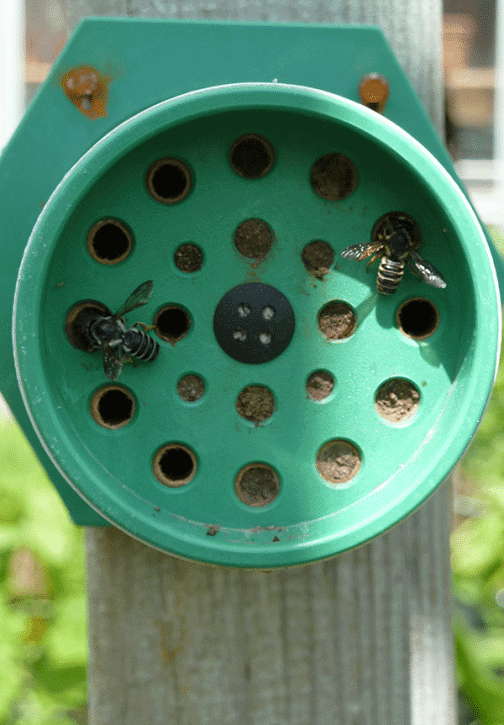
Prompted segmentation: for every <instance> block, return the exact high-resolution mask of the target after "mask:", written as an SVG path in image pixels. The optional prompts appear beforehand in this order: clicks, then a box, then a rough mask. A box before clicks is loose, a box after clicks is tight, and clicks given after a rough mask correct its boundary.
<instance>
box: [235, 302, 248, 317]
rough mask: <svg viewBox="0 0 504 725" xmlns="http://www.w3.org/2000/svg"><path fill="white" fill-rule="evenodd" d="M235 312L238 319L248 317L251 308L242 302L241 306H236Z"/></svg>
mask: <svg viewBox="0 0 504 725" xmlns="http://www.w3.org/2000/svg"><path fill="white" fill-rule="evenodd" d="M237 312H238V314H239V316H240V317H248V316H249V315H250V313H251V312H252V308H251V307H250V305H247V303H246V302H242V304H241V305H238V307H237Z"/></svg>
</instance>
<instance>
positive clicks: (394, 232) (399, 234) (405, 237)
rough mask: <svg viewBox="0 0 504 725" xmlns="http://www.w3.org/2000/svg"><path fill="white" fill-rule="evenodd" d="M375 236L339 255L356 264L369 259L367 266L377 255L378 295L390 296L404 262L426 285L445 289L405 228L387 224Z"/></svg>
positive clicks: (439, 277)
mask: <svg viewBox="0 0 504 725" xmlns="http://www.w3.org/2000/svg"><path fill="white" fill-rule="evenodd" d="M378 236H379V238H378V239H377V240H376V241H372V242H364V243H363V244H352V245H351V246H350V247H346V248H345V249H344V250H343V251H342V252H341V256H342V257H345V258H346V259H356V260H357V261H358V262H360V261H362V260H363V259H367V257H371V256H372V259H370V260H369V262H368V267H369V266H370V265H371V264H373V263H374V262H375V261H376V259H377V258H378V257H379V256H380V255H381V261H380V266H379V267H378V275H377V278H376V290H377V291H378V292H379V293H380V294H382V295H393V294H394V292H395V291H396V289H397V288H398V286H399V282H400V281H401V279H402V276H403V274H404V265H405V263H407V264H409V266H410V267H411V270H412V271H413V272H416V273H418V274H419V275H420V277H421V278H422V279H423V281H424V282H427V284H430V285H432V286H433V287H440V288H441V289H444V288H445V287H446V282H445V280H444V279H443V275H442V274H441V272H439V270H437V269H436V268H435V267H434V265H433V264H431V263H430V262H428V261H427V260H426V259H424V258H423V257H421V256H420V255H419V254H418V252H417V251H416V250H417V249H418V247H419V246H420V241H419V240H418V239H416V240H415V239H414V237H413V236H412V235H411V234H410V232H409V231H408V230H407V229H406V227H405V226H401V225H400V224H398V223H397V222H396V223H395V224H390V223H388V224H386V230H385V232H384V233H382V234H381V235H378Z"/></svg>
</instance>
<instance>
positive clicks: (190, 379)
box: [177, 375, 205, 403]
mask: <svg viewBox="0 0 504 725" xmlns="http://www.w3.org/2000/svg"><path fill="white" fill-rule="evenodd" d="M204 392H205V383H204V382H203V380H202V379H201V378H200V377H199V376H198V375H184V377H183V378H180V380H179V381H178V383H177V393H178V394H179V396H180V397H181V398H182V400H185V401H186V402H188V403H194V402H196V400H199V399H200V398H201V397H202V395H203V393H204Z"/></svg>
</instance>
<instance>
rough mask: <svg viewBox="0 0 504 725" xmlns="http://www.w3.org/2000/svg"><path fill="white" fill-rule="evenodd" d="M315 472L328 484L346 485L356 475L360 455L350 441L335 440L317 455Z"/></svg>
mask: <svg viewBox="0 0 504 725" xmlns="http://www.w3.org/2000/svg"><path fill="white" fill-rule="evenodd" d="M316 466H317V470H318V472H319V473H320V475H321V476H322V478H324V479H325V480H326V481H329V483H346V482H347V481H350V480H351V479H352V478H354V476H355V475H356V474H357V473H358V471H359V468H360V466H361V455H360V453H359V451H358V450H357V448H356V447H355V446H354V444H353V443H350V441H346V440H343V439H342V438H335V439H334V440H332V441H329V442H328V443H325V444H324V445H323V446H322V447H321V448H320V450H319V452H318V453H317V458H316Z"/></svg>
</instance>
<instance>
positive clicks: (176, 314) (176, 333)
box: [154, 307, 191, 343]
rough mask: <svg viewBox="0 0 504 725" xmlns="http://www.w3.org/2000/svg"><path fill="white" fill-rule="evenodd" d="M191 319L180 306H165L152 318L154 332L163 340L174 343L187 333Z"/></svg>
mask: <svg viewBox="0 0 504 725" xmlns="http://www.w3.org/2000/svg"><path fill="white" fill-rule="evenodd" d="M190 326H191V320H190V319H189V316H188V314H187V313H186V312H184V310H183V309H181V308H180V307H165V308H164V309H162V310H160V311H159V312H158V313H157V315H156V317H155V318H154V328H155V330H156V333H157V334H158V335H159V337H161V338H162V339H163V340H167V341H168V342H171V343H174V342H177V341H178V340H181V339H182V338H183V337H184V335H186V334H187V332H188V330H189V327H190Z"/></svg>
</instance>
